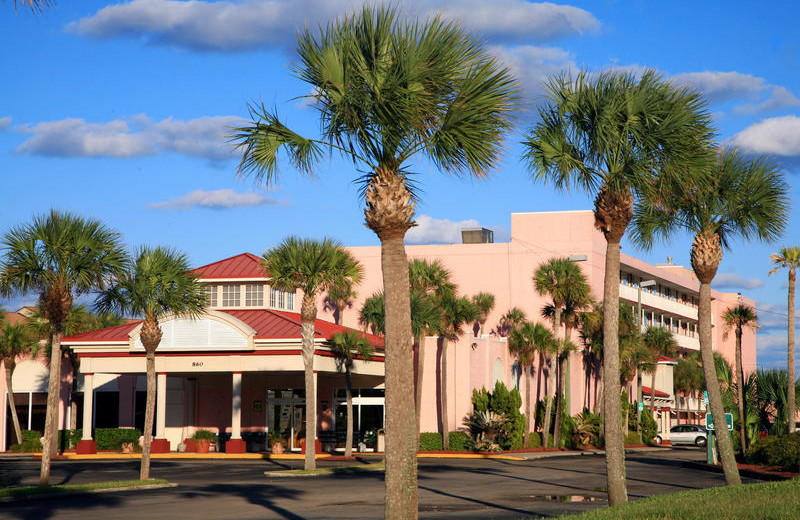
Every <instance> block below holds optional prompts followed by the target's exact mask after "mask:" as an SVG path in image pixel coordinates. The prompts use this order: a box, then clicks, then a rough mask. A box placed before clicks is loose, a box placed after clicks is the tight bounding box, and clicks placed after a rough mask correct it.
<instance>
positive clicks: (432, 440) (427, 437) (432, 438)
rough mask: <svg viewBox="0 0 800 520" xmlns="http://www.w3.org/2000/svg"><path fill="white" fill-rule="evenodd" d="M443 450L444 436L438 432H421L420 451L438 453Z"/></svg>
mask: <svg viewBox="0 0 800 520" xmlns="http://www.w3.org/2000/svg"><path fill="white" fill-rule="evenodd" d="M441 449H442V436H441V435H439V434H438V433H437V432H421V433H420V434H419V450H420V451H436V450H441Z"/></svg>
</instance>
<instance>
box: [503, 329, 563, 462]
mask: <svg viewBox="0 0 800 520" xmlns="http://www.w3.org/2000/svg"><path fill="white" fill-rule="evenodd" d="M554 343H555V340H554V339H553V334H552V332H550V331H549V330H547V328H546V327H545V326H544V325H542V324H541V323H536V324H533V323H531V322H529V321H525V322H524V323H522V324H521V325H520V326H519V327H516V328H514V329H512V330H511V334H509V336H508V351H509V352H510V353H511V354H513V355H514V356H516V358H517V363H519V366H520V368H521V370H522V372H523V373H524V374H525V441H524V445H525V446H526V447H527V446H530V443H529V437H530V430H531V419H532V418H533V410H532V408H531V386H532V385H531V371H532V370H533V363H534V359H535V357H536V354H538V353H540V352H542V351H547V350H551V349H552V348H553V347H554ZM546 433H547V432H545V434H546ZM546 436H547V435H545V437H546Z"/></svg>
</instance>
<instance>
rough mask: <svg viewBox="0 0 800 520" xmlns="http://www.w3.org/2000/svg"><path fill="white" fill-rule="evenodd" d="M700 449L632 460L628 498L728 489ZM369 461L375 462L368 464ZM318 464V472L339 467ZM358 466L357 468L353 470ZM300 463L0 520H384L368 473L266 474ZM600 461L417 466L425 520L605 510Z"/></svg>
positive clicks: (117, 468)
mask: <svg viewBox="0 0 800 520" xmlns="http://www.w3.org/2000/svg"><path fill="white" fill-rule="evenodd" d="M704 456H705V452H704V451H703V450H699V449H694V448H685V449H684V448H672V449H669V448H663V449H660V450H658V451H648V452H638V453H630V454H628V458H627V460H628V462H627V470H628V492H629V494H630V497H631V499H634V500H635V499H638V498H642V497H646V496H650V495H655V494H661V493H672V492H676V491H683V490H688V489H697V488H705V487H710V486H719V485H722V484H724V480H723V478H722V476H721V475H719V474H716V473H711V472H707V471H701V470H696V469H688V468H684V467H683V466H682V461H684V460H703V458H704ZM366 462H371V461H366ZM342 464H344V463H341V462H321V463H320V466H321V467H324V466H326V465H342ZM350 464H351V463H350ZM138 467H139V463H138V461H92V462H87V461H55V462H54V465H53V480H52V483H54V484H67V483H70V484H77V483H85V482H98V481H106V480H128V479H136V478H138ZM300 467H302V461H294V460H292V461H268V460H257V461H225V460H206V461H175V460H154V461H153V463H152V476H153V477H154V478H164V479H167V480H169V481H170V482H174V483H176V484H178V486H177V487H174V488H167V489H159V490H149V491H125V492H115V493H103V494H95V495H82V496H74V497H58V498H47V499H31V500H26V501H17V502H11V503H2V504H0V519H24V520H30V519H36V520H47V519H51V518H52V519H59V520H60V519H64V520H70V519H76V520H77V519H80V520H95V519H97V520H101V519H102V520H107V519H109V518H113V519H115V520H141V519H142V518H147V519H152V520H158V519H181V518H202V519H203V520H212V519H236V520H246V519H289V520H311V519H348V520H358V519H373V518H382V516H383V475H382V474H381V473H377V472H369V473H367V472H365V473H356V474H347V475H337V474H334V475H330V476H323V477H312V478H271V477H265V476H264V471H267V470H270V471H275V470H280V469H290V468H300ZM37 475H38V462H36V461H32V460H18V459H17V460H12V459H2V460H0V485H25V484H35V483H36V481H37ZM605 485H606V483H605V460H604V458H603V457H602V456H601V455H597V454H584V455H581V456H571V457H564V456H561V457H546V458H536V459H531V460H521V461H516V460H498V459H420V460H419V489H420V517H421V518H428V519H439V518H465V519H477V518H485V519H504V520H505V519H508V520H511V519H520V518H537V517H552V516H559V515H563V514H567V513H573V512H580V511H585V510H587V509H590V508H595V507H602V506H605V505H607V503H606V501H605Z"/></svg>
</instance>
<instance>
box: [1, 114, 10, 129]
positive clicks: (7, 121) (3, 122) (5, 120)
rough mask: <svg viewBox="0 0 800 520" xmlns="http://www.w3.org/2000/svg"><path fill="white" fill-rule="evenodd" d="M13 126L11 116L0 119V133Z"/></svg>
mask: <svg viewBox="0 0 800 520" xmlns="http://www.w3.org/2000/svg"><path fill="white" fill-rule="evenodd" d="M9 126H11V116H6V117H0V132H1V131H3V130H5V129H6V128H8V127H9Z"/></svg>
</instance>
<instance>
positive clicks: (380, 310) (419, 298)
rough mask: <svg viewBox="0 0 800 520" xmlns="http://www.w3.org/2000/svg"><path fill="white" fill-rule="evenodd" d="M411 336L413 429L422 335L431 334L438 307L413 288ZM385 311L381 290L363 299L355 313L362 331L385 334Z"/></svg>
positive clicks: (419, 385)
mask: <svg viewBox="0 0 800 520" xmlns="http://www.w3.org/2000/svg"><path fill="white" fill-rule="evenodd" d="M410 303H411V335H412V337H413V338H414V352H413V353H414V366H415V368H416V378H415V380H414V382H415V393H414V400H415V410H414V412H415V414H416V416H417V421H416V422H417V432H419V429H420V412H421V407H422V375H423V367H424V364H423V351H422V344H423V341H424V336H425V335H426V334H430V333H432V332H433V331H434V330H435V328H436V327H437V326H438V324H439V319H440V315H439V309H438V308H437V307H436V304H435V302H434V301H433V298H432V297H431V296H428V295H427V294H422V293H420V292H419V291H417V290H413V289H412V291H411V302H410ZM385 322H386V312H385V308H384V299H383V293H381V292H378V293H375V294H373V295H372V296H370V297H369V298H367V299H366V300H365V301H364V305H363V306H362V307H361V311H360V313H359V323H361V325H362V327H364V329H365V330H366V329H367V328H369V329H370V330H371V331H372V333H373V334H380V335H384V334H385V326H384V324H385Z"/></svg>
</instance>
